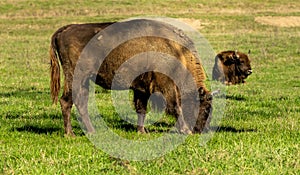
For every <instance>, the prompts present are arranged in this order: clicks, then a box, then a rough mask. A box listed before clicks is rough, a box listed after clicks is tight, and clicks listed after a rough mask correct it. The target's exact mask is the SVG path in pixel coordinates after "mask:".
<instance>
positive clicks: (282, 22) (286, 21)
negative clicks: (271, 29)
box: [255, 16, 300, 27]
mask: <svg viewBox="0 0 300 175" xmlns="http://www.w3.org/2000/svg"><path fill="white" fill-rule="evenodd" d="M255 21H256V22H258V23H260V24H265V25H272V26H277V27H299V26H300V16H261V17H256V18H255Z"/></svg>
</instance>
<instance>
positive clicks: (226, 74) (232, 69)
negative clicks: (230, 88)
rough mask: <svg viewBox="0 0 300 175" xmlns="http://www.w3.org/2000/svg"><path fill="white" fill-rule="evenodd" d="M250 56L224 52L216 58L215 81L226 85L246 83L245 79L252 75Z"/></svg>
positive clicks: (235, 52)
mask: <svg viewBox="0 0 300 175" xmlns="http://www.w3.org/2000/svg"><path fill="white" fill-rule="evenodd" d="M249 54H250V50H249V52H248V54H245V53H242V52H238V51H223V52H220V53H219V54H217V56H216V57H215V65H214V67H213V80H218V81H221V82H223V83H225V84H226V85H232V84H239V83H245V79H246V78H247V77H248V76H249V75H251V74H252V69H251V65H250V59H249V57H248V55H249Z"/></svg>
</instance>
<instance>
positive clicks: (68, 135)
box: [65, 131, 76, 137]
mask: <svg viewBox="0 0 300 175" xmlns="http://www.w3.org/2000/svg"><path fill="white" fill-rule="evenodd" d="M65 137H76V136H75V134H74V133H73V131H72V132H68V133H65Z"/></svg>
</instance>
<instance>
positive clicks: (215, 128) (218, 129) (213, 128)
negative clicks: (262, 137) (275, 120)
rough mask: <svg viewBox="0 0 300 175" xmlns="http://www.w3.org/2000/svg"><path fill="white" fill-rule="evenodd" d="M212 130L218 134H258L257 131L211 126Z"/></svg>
mask: <svg viewBox="0 0 300 175" xmlns="http://www.w3.org/2000/svg"><path fill="white" fill-rule="evenodd" d="M210 128H211V129H212V130H214V131H216V132H232V133H242V132H257V130H255V129H236V128H234V127H231V126H211V127H210Z"/></svg>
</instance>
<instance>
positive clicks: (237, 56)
mask: <svg viewBox="0 0 300 175" xmlns="http://www.w3.org/2000/svg"><path fill="white" fill-rule="evenodd" d="M234 57H235V58H237V59H239V58H240V56H239V54H238V51H237V50H235V52H234Z"/></svg>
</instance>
